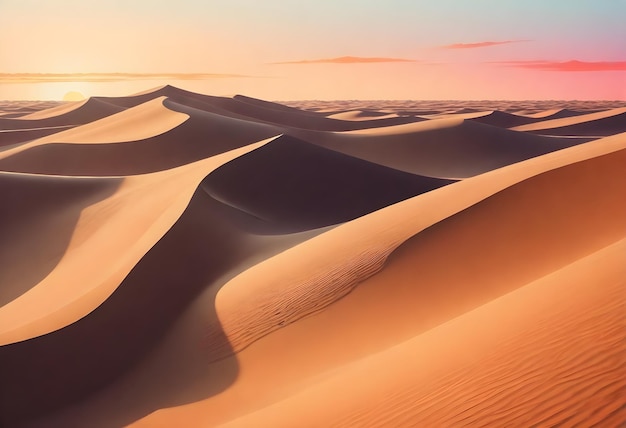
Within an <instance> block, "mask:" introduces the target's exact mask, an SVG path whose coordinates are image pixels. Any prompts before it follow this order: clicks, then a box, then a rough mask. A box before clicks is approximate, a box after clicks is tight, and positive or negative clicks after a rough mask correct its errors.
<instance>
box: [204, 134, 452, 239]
mask: <svg viewBox="0 0 626 428" xmlns="http://www.w3.org/2000/svg"><path fill="white" fill-rule="evenodd" d="M451 182H452V181H451V180H444V179H438V178H431V177H423V176H419V175H415V174H409V173H406V172H402V171H397V170H394V169H391V168H387V167H385V166H381V165H378V164H375V163H371V162H368V161H364V160H361V159H357V158H354V157H351V156H348V155H345V154H343V153H339V152H335V151H333V150H328V149H325V148H322V147H319V146H316V145H314V144H310V143H307V142H304V141H302V140H299V139H297V138H294V137H290V136H286V135H284V136H281V137H278V138H276V139H274V140H273V141H271V142H269V143H268V144H266V145H264V146H262V147H260V148H258V149H256V150H253V151H252V152H250V153H247V154H245V155H243V156H240V157H238V158H236V159H234V160H232V161H230V162H228V163H226V164H224V165H222V166H221V167H219V168H218V169H216V170H215V171H213V172H212V173H211V174H209V176H208V177H207V178H206V179H205V180H204V181H203V183H202V187H203V188H204V189H205V190H206V191H207V192H208V193H209V194H210V195H211V196H212V197H214V198H216V199H217V200H219V201H221V202H223V203H225V204H227V205H229V206H232V207H234V208H237V209H239V210H241V211H243V212H245V213H247V214H249V215H250V218H251V221H254V220H253V219H256V223H258V224H259V226H260V227H262V226H263V225H265V226H266V227H269V228H270V230H280V231H281V232H282V233H288V232H295V231H301V230H307V229H314V228H319V227H324V226H329V225H332V224H337V223H343V222H346V221H349V220H353V219H355V218H357V217H360V216H362V215H364V214H367V213H370V212H372V211H375V210H378V209H380V208H383V207H385V206H388V205H391V204H393V203H396V202H399V201H401V200H404V199H408V198H410V197H413V196H416V195H419V194H420V193H424V192H428V191H430V190H433V189H436V188H438V187H441V186H444V185H446V184H450V183H451Z"/></svg>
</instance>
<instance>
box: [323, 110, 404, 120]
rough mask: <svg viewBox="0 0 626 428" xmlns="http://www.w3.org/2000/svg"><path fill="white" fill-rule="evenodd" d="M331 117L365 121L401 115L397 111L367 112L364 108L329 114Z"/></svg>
mask: <svg viewBox="0 0 626 428" xmlns="http://www.w3.org/2000/svg"><path fill="white" fill-rule="evenodd" d="M326 117H328V118H329V119H338V120H353V121H355V122H359V121H364V120H380V119H391V118H396V117H400V116H399V115H397V114H395V113H388V114H375V113H374V112H367V111H363V110H349V111H342V112H340V113H334V114H330V115H328V116H326Z"/></svg>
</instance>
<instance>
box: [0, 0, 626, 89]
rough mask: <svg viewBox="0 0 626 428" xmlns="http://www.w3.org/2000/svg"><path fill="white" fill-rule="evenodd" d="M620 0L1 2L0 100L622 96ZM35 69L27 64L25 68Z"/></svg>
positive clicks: (625, 77)
mask: <svg viewBox="0 0 626 428" xmlns="http://www.w3.org/2000/svg"><path fill="white" fill-rule="evenodd" d="M625 18H626V0H550V1H548V0H521V1H507V0H471V1H470V0H429V1H422V0H384V1H382V0H376V1H367V0H262V1H260V0H228V1H225V0H204V1H201V0H197V1H192V0H177V1H160V0H127V1H124V0H117V1H114V0H109V1H96V0H93V1H86V0H0V99H60V98H62V97H63V96H64V94H65V93H67V92H69V91H79V92H81V93H83V94H85V95H87V96H89V95H128V94H130V93H133V92H138V91H142V90H146V89H148V88H151V87H155V86H159V85H162V84H165V83H171V84H174V85H176V86H180V87H183V88H186V89H190V90H193V91H197V92H204V93H211V94H215V95H232V94H235V93H242V94H246V95H250V96H254V97H260V98H265V99H271V100H297V99H511V100H514V99H581V100H585V99H611V100H615V99H626V25H624V19H625ZM35 74H36V75H35Z"/></svg>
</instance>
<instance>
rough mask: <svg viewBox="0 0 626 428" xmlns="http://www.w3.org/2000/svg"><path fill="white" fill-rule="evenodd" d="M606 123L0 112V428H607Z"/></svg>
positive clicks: (616, 346) (286, 109) (612, 293)
mask: <svg viewBox="0 0 626 428" xmlns="http://www.w3.org/2000/svg"><path fill="white" fill-rule="evenodd" d="M622 110H623V104H622V105H620V104H619V103H615V102H594V103H591V102H567V103H565V102H556V101H551V102H535V101H520V102H513V101H502V102H495V101H471V102H469V101H468V102H453V101H423V102H415V101H376V102H371V101H337V102H334V103H327V102H321V101H320V102H318V101H310V102H301V103H288V105H287V104H282V103H277V102H272V101H265V100H261V99H256V98H251V97H248V96H244V95H235V96H232V97H230V96H212V95H204V94H197V93H193V92H190V91H187V90H184V89H180V88H176V87H173V86H170V85H166V86H163V87H160V88H155V89H152V90H149V91H145V92H142V93H139V94H135V95H131V96H128V97H91V98H90V99H88V100H85V101H83V102H78V103H64V104H59V105H56V106H55V104H54V103H47V102H22V103H4V104H2V103H0V115H2V116H1V117H0V143H1V142H2V141H4V142H5V144H4V146H3V147H2V148H1V149H0V234H1V235H2V236H3V238H4V239H3V240H2V243H1V244H0V379H1V382H0V425H2V426H8V427H13V426H16V427H17V426H26V427H45V428H55V427H59V428H66V427H73V426H76V427H82V426H89V427H103V428H104V427H116V426H137V427H142V426H145V427H152V426H190V427H193V426H255V427H257V426H414V425H416V424H417V425H428V426H459V425H472V426H493V425H501V426H529V425H533V424H534V425H553V424H568V423H571V424H575V423H578V424H582V425H585V426H590V425H592V424H594V423H595V424H599V425H601V426H619V425H620V424H623V423H626V413H624V411H623V410H624V408H626V407H624V406H626V402H625V401H624V395H623V394H621V391H623V390H624V388H625V387H626V385H624V379H626V362H625V361H624V358H623V357H622V354H624V352H625V351H626V349H625V348H624V346H625V345H624V343H626V342H625V341H624V339H625V334H626V333H625V332H626V318H625V317H624V315H623V314H624V307H625V306H626V294H624V292H623V290H624V286H625V285H626V284H625V283H624V279H623V278H625V277H626V271H625V270H624V266H623V263H622V260H623V254H624V251H625V249H626V247H625V245H626V241H625V240H626V220H625V219H626V203H624V201H623V198H621V194H622V193H623V189H625V188H626V174H624V168H623V165H624V164H625V163H626V133H624V132H622V133H620V132H621V131H620V130H622V122H623V121H622V115H623V112H622ZM41 124H43V125H45V126H41ZM46 124H47V125H46ZM48 125H50V126H48ZM2 138H4V140H2Z"/></svg>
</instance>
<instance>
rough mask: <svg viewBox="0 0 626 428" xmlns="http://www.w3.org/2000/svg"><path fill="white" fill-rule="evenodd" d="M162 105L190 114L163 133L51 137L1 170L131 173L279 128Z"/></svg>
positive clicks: (167, 103)
mask: <svg viewBox="0 0 626 428" xmlns="http://www.w3.org/2000/svg"><path fill="white" fill-rule="evenodd" d="M164 105H165V106H166V107H167V108H170V109H172V110H174V111H177V112H182V113H187V114H189V115H190V117H189V119H188V120H187V121H185V122H184V123H182V124H181V125H179V126H177V127H175V128H173V129H171V130H170V131H167V132H165V133H163V134H160V135H157V136H154V137H150V138H146V139H143V140H138V141H130V142H124V143H105V144H70V143H49V144H43V145H41V146H35V147H31V148H28V149H26V150H24V151H21V152H18V153H16V154H14V155H12V156H9V157H6V158H4V159H1V160H0V169H2V170H4V171H15V172H27V173H36V174H53V175H99V176H117V175H134V174H144V173H149V172H155V171H161V170H165V169H170V168H174V167H177V166H181V165H185V164H188V163H191V162H195V161H198V160H201V159H205V158H208V157H211V156H214V155H217V154H220V153H224V152H227V151H229V150H233V149H236V148H239V147H243V146H245V145H247V144H251V143H254V142H257V141H260V140H263V139H266V138H269V137H273V136H276V135H278V134H280V133H281V132H282V129H281V128H278V127H274V126H272V125H266V124H260V123H255V122H249V121H243V120H240V119H235V118H231V117H224V116H219V115H216V114H213V113H209V112H206V111H201V110H198V109H195V108H191V107H188V106H184V105H181V104H178V103H175V102H172V101H170V100H165V101H164Z"/></svg>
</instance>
